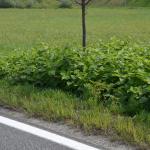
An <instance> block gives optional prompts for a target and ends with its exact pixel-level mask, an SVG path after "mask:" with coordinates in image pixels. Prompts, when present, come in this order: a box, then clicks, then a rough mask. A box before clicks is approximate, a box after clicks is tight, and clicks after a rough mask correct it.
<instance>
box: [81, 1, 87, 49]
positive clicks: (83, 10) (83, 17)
mask: <svg viewBox="0 0 150 150" xmlns="http://www.w3.org/2000/svg"><path fill="white" fill-rule="evenodd" d="M82 46H83V48H86V3H85V0H82Z"/></svg>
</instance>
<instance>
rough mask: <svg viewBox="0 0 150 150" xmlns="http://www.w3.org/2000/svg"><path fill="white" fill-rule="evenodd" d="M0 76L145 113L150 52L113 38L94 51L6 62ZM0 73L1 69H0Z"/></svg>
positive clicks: (44, 52) (44, 49)
mask: <svg viewBox="0 0 150 150" xmlns="http://www.w3.org/2000/svg"><path fill="white" fill-rule="evenodd" d="M6 64H7V65H3V66H6V67H3V72H4V73H3V74H7V75H5V77H6V79H7V80H9V81H11V83H15V84H18V83H21V84H23V83H30V84H34V85H36V86H43V87H57V88H58V87H59V88H61V89H64V90H70V91H72V92H75V93H76V94H78V95H79V96H86V97H90V96H94V97H95V98H97V99H98V101H99V102H102V103H103V104H105V105H110V104H115V105H118V106H119V108H120V111H122V112H125V113H128V114H130V115H134V114H135V113H138V112H140V111H141V110H146V111H150V107H149V106H150V47H148V46H147V47H146V46H139V45H137V44H135V43H130V42H128V41H121V40H118V39H112V40H111V41H110V42H108V43H104V42H101V43H100V44H99V47H98V48H87V49H86V51H85V50H82V49H70V48H66V49H59V48H50V47H49V46H47V45H43V46H41V47H38V48H35V49H33V50H31V51H26V52H23V53H22V54H18V55H16V54H15V55H14V56H12V57H11V58H8V59H7V61H6ZM0 68H2V67H0Z"/></svg>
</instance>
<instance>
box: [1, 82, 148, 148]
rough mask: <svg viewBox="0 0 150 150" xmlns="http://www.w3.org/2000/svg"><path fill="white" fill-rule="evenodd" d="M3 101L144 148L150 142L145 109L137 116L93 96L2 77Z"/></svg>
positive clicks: (42, 116) (10, 105)
mask: <svg viewBox="0 0 150 150" xmlns="http://www.w3.org/2000/svg"><path fill="white" fill-rule="evenodd" d="M0 105H2V106H8V107H10V108H12V109H17V110H21V111H23V112H25V113H27V114H28V115H30V116H34V117H37V118H41V119H43V120H47V121H64V122H67V123H69V124H71V125H74V126H76V127H80V128H81V129H82V130H84V131H85V132H87V133H95V134H101V133H103V134H107V135H111V136H113V138H116V137H120V138H121V139H124V140H125V141H128V142H130V143H133V144H138V145H139V146H140V147H142V149H148V147H149V146H150V128H149V127H150V114H148V113H146V112H143V113H140V114H138V115H136V116H134V117H127V116H121V115H119V114H112V113H111V112H110V111H109V110H108V109H106V108H104V107H103V106H101V105H97V102H96V101H95V100H93V99H89V100H86V101H85V100H79V99H77V98H76V97H74V96H73V95H71V94H69V93H65V92H62V91H60V90H54V89H38V88H35V87H33V86H29V85H24V86H20V85H17V86H10V85H9V84H7V82H5V81H0ZM116 135H117V136H116Z"/></svg>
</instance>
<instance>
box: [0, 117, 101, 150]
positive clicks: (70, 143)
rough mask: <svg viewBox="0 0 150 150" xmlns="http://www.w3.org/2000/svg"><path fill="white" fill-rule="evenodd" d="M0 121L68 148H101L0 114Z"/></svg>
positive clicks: (83, 149) (78, 149)
mask: <svg viewBox="0 0 150 150" xmlns="http://www.w3.org/2000/svg"><path fill="white" fill-rule="evenodd" d="M0 123H1V124H4V125H7V126H9V127H12V128H15V129H18V130H21V131H24V132H27V133H30V134H32V135H36V136H38V137H41V138H44V139H47V140H50V141H52V142H54V143H57V144H59V145H63V146H66V147H68V148H71V149H73V150H100V149H98V148H94V147H91V146H88V145H86V144H82V143H80V142H77V141H74V140H72V139H69V138H66V137H63V136H60V135H57V134H54V133H51V132H48V131H46V130H42V129H39V128H36V127H33V126H30V125H27V124H25V123H21V122H18V121H15V120H12V119H9V118H6V117H2V116H0Z"/></svg>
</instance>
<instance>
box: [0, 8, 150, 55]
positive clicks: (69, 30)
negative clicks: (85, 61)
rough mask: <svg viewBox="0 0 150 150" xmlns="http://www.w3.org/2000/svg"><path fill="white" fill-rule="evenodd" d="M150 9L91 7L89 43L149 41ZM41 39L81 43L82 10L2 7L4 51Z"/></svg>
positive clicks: (0, 30) (0, 34)
mask: <svg viewBox="0 0 150 150" xmlns="http://www.w3.org/2000/svg"><path fill="white" fill-rule="evenodd" d="M149 26H150V9H148V8H141V9H140V8H137V9H125V8H89V9H88V10H87V28H88V45H96V44H97V43H98V41H99V40H100V39H103V40H108V39H109V38H110V37H112V36H116V37H119V38H123V39H124V38H129V37H130V38H132V40H135V41H142V42H149V38H150V28H149ZM40 42H46V43H49V44H50V45H51V46H80V45H81V18H80V9H0V54H1V56H2V55H3V54H8V53H9V52H10V51H12V50H13V49H18V48H21V49H27V48H30V47H33V46H35V45H37V44H39V43H40Z"/></svg>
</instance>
